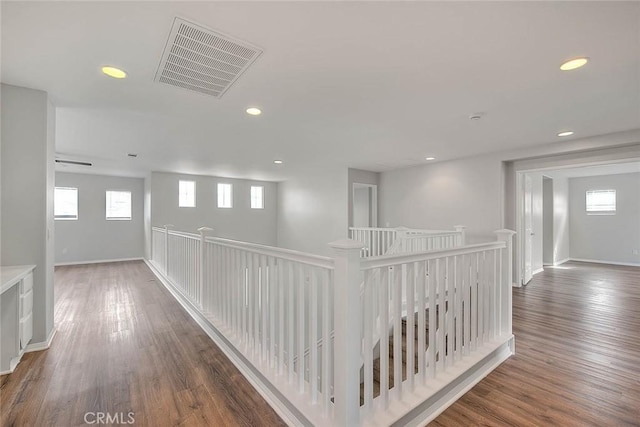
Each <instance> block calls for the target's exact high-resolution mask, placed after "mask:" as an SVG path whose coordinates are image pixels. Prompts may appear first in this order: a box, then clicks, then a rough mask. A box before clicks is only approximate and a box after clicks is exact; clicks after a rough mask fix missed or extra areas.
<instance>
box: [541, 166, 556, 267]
mask: <svg viewBox="0 0 640 427" xmlns="http://www.w3.org/2000/svg"><path fill="white" fill-rule="evenodd" d="M553 247H554V243H553V179H552V178H549V177H548V176H543V177H542V265H543V266H544V265H553V264H554V260H555V256H554V254H553Z"/></svg>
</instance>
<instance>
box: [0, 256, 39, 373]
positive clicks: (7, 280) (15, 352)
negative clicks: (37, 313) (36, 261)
mask: <svg viewBox="0 0 640 427" xmlns="http://www.w3.org/2000/svg"><path fill="white" fill-rule="evenodd" d="M34 268H35V265H20V266H10V267H5V266H2V267H0V273H1V276H2V287H1V288H0V375H4V374H8V373H11V372H13V371H14V370H15V368H16V366H17V365H18V362H20V359H21V358H22V355H23V354H24V352H25V350H26V348H27V345H28V344H29V342H30V341H31V338H32V337H33V270H34Z"/></svg>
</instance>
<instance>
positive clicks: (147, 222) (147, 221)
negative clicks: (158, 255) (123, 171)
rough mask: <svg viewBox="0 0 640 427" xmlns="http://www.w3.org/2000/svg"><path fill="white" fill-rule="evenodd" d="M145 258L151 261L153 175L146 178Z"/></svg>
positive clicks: (144, 216)
mask: <svg viewBox="0 0 640 427" xmlns="http://www.w3.org/2000/svg"><path fill="white" fill-rule="evenodd" d="M142 222H143V227H144V257H145V258H146V259H151V174H149V175H148V176H146V177H145V178H144V215H143V221H142Z"/></svg>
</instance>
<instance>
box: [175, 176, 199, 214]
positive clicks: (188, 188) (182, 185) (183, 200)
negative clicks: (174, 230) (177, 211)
mask: <svg viewBox="0 0 640 427" xmlns="http://www.w3.org/2000/svg"><path fill="white" fill-rule="evenodd" d="M178 206H179V207H181V208H195V207H196V182H195V181H179V182H178Z"/></svg>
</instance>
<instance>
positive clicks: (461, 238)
mask: <svg viewBox="0 0 640 427" xmlns="http://www.w3.org/2000/svg"><path fill="white" fill-rule="evenodd" d="M453 228H454V229H455V230H456V231H457V232H458V246H464V245H466V244H467V232H466V229H467V226H466V225H454V226H453Z"/></svg>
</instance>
